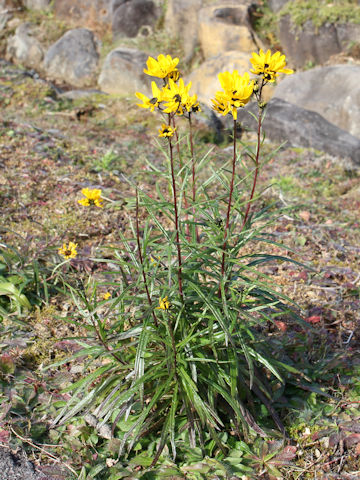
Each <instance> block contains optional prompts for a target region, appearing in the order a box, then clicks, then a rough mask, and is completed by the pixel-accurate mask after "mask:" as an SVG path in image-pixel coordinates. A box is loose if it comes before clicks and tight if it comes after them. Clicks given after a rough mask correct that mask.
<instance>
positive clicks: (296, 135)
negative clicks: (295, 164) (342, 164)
mask: <svg viewBox="0 0 360 480" xmlns="http://www.w3.org/2000/svg"><path fill="white" fill-rule="evenodd" d="M249 111H250V112H252V113H256V112H257V105H256V103H251V104H250V105H247V106H246V107H245V108H244V109H240V110H239V121H240V122H242V124H243V126H244V127H247V128H249V129H250V130H256V127H257V122H256V121H255V119H254V118H253V117H252V116H251V115H249ZM263 129H264V131H265V133H266V136H267V137H268V138H270V139H271V140H273V141H276V142H286V146H290V147H304V148H315V149H316V150H321V151H323V152H326V153H329V154H331V155H335V156H339V157H342V158H346V157H349V158H351V159H352V160H353V162H355V163H356V164H359V165H360V140H359V139H358V138H356V137H354V136H353V135H350V134H349V133H348V132H345V131H344V130H341V129H340V128H338V127H337V126H336V125H334V124H332V123H330V122H328V121H327V120H325V118H323V117H322V116H321V115H319V114H318V113H316V112H311V111H310V110H305V109H304V108H301V107H299V106H297V105H294V104H291V103H289V102H286V101H284V100H281V99H280V98H273V99H271V100H270V102H269V103H268V105H267V109H266V115H265V119H264V122H263Z"/></svg>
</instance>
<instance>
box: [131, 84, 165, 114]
mask: <svg viewBox="0 0 360 480" xmlns="http://www.w3.org/2000/svg"><path fill="white" fill-rule="evenodd" d="M151 89H152V94H153V96H152V98H149V97H147V96H146V95H144V94H143V93H140V92H136V93H135V95H136V96H137V98H138V99H139V100H141V101H142V102H143V103H137V106H138V107H141V108H150V111H151V112H153V111H154V110H155V108H156V107H158V106H159V104H160V103H161V102H162V91H161V90H160V89H159V88H158V86H157V85H156V83H155V82H151Z"/></svg>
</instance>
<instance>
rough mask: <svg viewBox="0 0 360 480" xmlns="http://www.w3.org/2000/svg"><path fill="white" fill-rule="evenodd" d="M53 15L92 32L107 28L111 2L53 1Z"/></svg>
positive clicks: (102, 0)
mask: <svg viewBox="0 0 360 480" xmlns="http://www.w3.org/2000/svg"><path fill="white" fill-rule="evenodd" d="M54 11H55V15H56V16H58V17H59V18H63V19H65V20H71V22H75V23H76V24H78V25H81V27H88V28H90V29H93V30H98V29H99V30H101V31H102V30H104V28H105V29H107V28H109V27H110V25H111V19H112V10H111V0H76V2H74V0H54Z"/></svg>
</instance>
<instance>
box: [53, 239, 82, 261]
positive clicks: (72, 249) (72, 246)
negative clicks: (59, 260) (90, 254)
mask: <svg viewBox="0 0 360 480" xmlns="http://www.w3.org/2000/svg"><path fill="white" fill-rule="evenodd" d="M77 246H78V244H77V243H74V242H69V244H68V245H66V243H64V244H63V246H62V247H61V248H59V250H58V251H59V254H60V255H62V256H63V257H64V258H66V260H69V259H70V258H75V257H76V256H77V251H76V248H77Z"/></svg>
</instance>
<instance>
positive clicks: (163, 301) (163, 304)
mask: <svg viewBox="0 0 360 480" xmlns="http://www.w3.org/2000/svg"><path fill="white" fill-rule="evenodd" d="M170 306H171V303H170V302H169V301H168V297H167V296H166V297H164V298H161V297H160V298H159V307H156V308H157V309H159V310H169V308H170Z"/></svg>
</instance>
